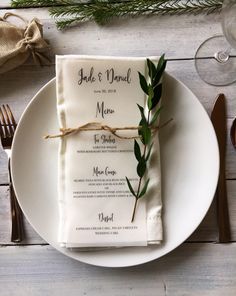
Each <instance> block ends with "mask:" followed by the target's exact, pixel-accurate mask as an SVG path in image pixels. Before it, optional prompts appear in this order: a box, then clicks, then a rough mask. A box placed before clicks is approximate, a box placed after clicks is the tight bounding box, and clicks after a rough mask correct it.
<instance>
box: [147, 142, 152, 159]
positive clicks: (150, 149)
mask: <svg viewBox="0 0 236 296" xmlns="http://www.w3.org/2000/svg"><path fill="white" fill-rule="evenodd" d="M152 147H153V143H152V144H151V145H150V146H149V148H148V153H147V156H146V161H148V159H149V157H150V155H151V151H152Z"/></svg>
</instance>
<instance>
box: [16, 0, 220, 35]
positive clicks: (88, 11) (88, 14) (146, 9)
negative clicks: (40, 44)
mask: <svg viewBox="0 0 236 296" xmlns="http://www.w3.org/2000/svg"><path fill="white" fill-rule="evenodd" d="M222 2H223V0H130V1H114V0H91V1H88V2H86V3H84V2H83V1H81V0H12V1H11V5H12V7H49V12H50V14H51V15H52V16H53V17H54V18H55V20H56V24H57V26H58V28H59V29H65V28H67V27H70V26H71V25H75V24H77V23H82V22H86V21H95V22H96V23H98V24H100V25H104V24H106V23H108V22H109V21H110V20H111V19H113V18H115V17H127V16H130V17H135V16H140V15H166V14H168V15H174V14H175V15H180V14H199V13H206V14H209V13H213V12H217V11H220V9H221V7H222Z"/></svg>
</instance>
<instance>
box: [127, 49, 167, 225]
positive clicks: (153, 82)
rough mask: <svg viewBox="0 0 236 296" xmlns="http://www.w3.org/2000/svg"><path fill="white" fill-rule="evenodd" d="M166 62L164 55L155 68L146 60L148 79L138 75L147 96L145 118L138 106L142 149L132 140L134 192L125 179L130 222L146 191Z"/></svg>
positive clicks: (142, 108)
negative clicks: (131, 198)
mask: <svg viewBox="0 0 236 296" xmlns="http://www.w3.org/2000/svg"><path fill="white" fill-rule="evenodd" d="M166 63H167V61H166V60H165V55H164V54H163V55H162V56H161V57H160V59H159V61H158V64H157V66H155V64H154V63H153V62H152V61H151V60H149V59H147V67H148V79H146V78H145V76H144V75H142V74H141V73H140V72H139V73H138V74H139V82H140V86H141V88H142V90H143V92H144V93H145V95H146V96H147V100H146V107H147V110H148V112H147V116H146V115H145V108H144V107H142V106H140V105H138V108H139V111H140V114H141V121H140V122H139V127H140V128H139V130H138V134H139V137H140V140H141V143H142V144H143V147H142V148H143V149H141V147H140V145H139V143H138V141H136V140H134V154H135V158H136V160H137V161H138V164H137V169H136V170H137V174H138V176H139V181H138V188H137V190H136V191H135V190H134V188H133V186H132V185H131V182H130V180H129V179H128V177H126V181H127V185H128V187H129V190H130V192H131V194H132V195H133V196H134V197H135V203H134V208H133V214H132V218H131V222H133V221H134V217H135V213H136V209H137V203H138V200H139V199H140V198H141V197H144V196H145V194H146V192H147V189H148V184H149V181H150V179H149V178H148V179H147V180H146V181H145V182H143V179H144V175H145V173H146V171H147V164H148V160H149V158H150V155H151V151H152V147H153V142H152V138H153V136H155V133H154V134H153V133H152V127H154V126H155V123H156V122H157V119H158V117H159V115H160V111H161V108H162V107H161V106H160V107H159V106H158V103H159V102H160V100H161V95H162V82H161V78H162V75H163V73H164V71H165V68H166ZM143 183H144V184H143Z"/></svg>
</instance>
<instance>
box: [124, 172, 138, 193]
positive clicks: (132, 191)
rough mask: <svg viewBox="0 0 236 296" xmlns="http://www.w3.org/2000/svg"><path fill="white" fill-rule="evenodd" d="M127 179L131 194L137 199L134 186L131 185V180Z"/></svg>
mask: <svg viewBox="0 0 236 296" xmlns="http://www.w3.org/2000/svg"><path fill="white" fill-rule="evenodd" d="M125 178H126V182H127V184H128V187H129V190H130V192H131V193H132V194H133V196H135V197H136V194H135V192H134V189H133V187H132V185H131V184H130V181H129V179H128V178H127V177H125Z"/></svg>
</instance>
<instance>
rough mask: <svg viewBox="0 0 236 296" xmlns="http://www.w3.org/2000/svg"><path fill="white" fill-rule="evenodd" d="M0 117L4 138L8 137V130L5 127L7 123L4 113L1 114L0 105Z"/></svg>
mask: <svg viewBox="0 0 236 296" xmlns="http://www.w3.org/2000/svg"><path fill="white" fill-rule="evenodd" d="M0 118H1V126H2V130H3V133H4V138H6V137H9V136H10V135H9V131H8V129H7V124H6V121H5V118H4V114H3V111H2V108H1V107H0Z"/></svg>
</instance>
